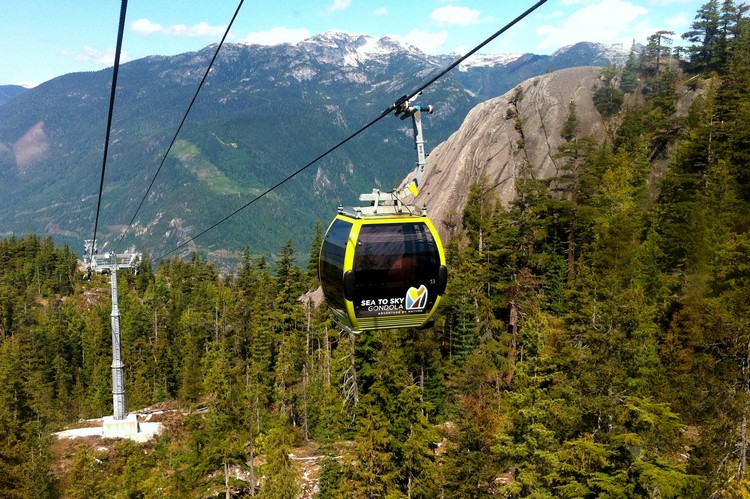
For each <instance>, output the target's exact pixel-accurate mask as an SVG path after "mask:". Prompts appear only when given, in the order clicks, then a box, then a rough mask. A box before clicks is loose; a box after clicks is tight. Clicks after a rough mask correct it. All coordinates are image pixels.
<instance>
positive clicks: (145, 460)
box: [0, 2, 750, 497]
mask: <svg viewBox="0 0 750 499" xmlns="http://www.w3.org/2000/svg"><path fill="white" fill-rule="evenodd" d="M714 7H718V4H716V5H714V6H712V5H711V4H710V3H709V4H708V5H707V10H706V11H705V12H703V13H701V14H700V15H701V16H704V17H707V16H709V14H710V11H711V10H712V9H713V8H714ZM732 8H733V4H732V3H731V2H725V3H724V4H723V5H722V6H721V8H720V9H719V12H720V13H721V12H723V13H724V14H725V21H723V24H722V26H724V25H726V26H727V27H728V29H729V31H727V36H726V37H725V38H724V40H725V41H726V54H725V57H724V59H723V62H722V63H721V64H717V65H715V66H713V69H712V70H713V71H716V72H717V73H716V74H717V75H718V77H717V78H712V79H711V80H706V81H705V82H702V83H701V88H702V95H701V96H700V98H696V99H695V100H694V101H693V103H692V106H691V109H690V111H689V113H688V115H687V116H686V117H679V116H677V110H678V109H680V107H679V106H678V105H677V104H678V103H680V101H679V100H678V97H677V96H678V94H680V91H679V89H680V88H682V85H684V84H685V81H684V78H685V77H683V76H682V74H681V73H680V71H678V70H677V69H676V68H671V69H670V68H669V67H668V65H666V64H665V63H664V60H663V59H662V57H666V56H667V52H666V51H664V50H663V48H664V47H661V48H660V46H662V45H664V43H663V40H661V39H660V38H658V37H657V38H656V39H653V40H652V41H653V42H654V43H653V46H652V47H651V49H650V50H652V51H651V52H650V56H649V57H651V59H644V60H643V61H642V62H644V64H645V63H649V64H652V65H651V66H649V67H644V68H643V69H644V72H642V73H640V74H639V78H640V81H641V82H642V86H641V87H640V88H642V90H643V93H642V96H643V97H644V99H643V100H642V102H640V103H638V104H637V105H634V106H633V107H632V108H629V109H624V110H617V111H614V112H619V113H620V116H618V119H617V120H612V122H611V123H610V126H611V127H612V128H611V129H612V135H611V137H612V142H611V143H609V142H604V143H597V142H596V141H594V140H593V139H591V138H589V137H582V136H580V135H581V133H580V130H581V129H582V128H584V127H582V126H580V125H582V124H580V123H578V117H577V116H576V110H575V106H573V105H571V106H570V107H569V109H568V120H567V121H566V123H565V125H564V127H563V129H562V130H561V131H560V134H561V136H562V138H563V140H564V142H563V144H561V146H560V148H559V151H557V154H555V157H554V160H555V164H556V165H557V174H556V176H555V177H554V178H535V177H534V176H532V175H531V174H530V172H531V171H532V170H533V168H532V166H533V165H528V166H529V168H528V169H527V170H522V171H519V172H518V179H517V182H516V185H515V189H516V197H515V198H514V199H513V200H511V201H510V202H507V203H502V202H501V201H500V199H499V198H498V197H497V194H496V193H495V191H494V189H493V186H491V185H490V182H489V181H488V180H487V179H486V178H480V179H478V181H477V182H476V183H475V185H473V186H472V188H471V190H470V192H469V194H468V199H467V203H466V207H465V209H464V211H463V212H462V213H461V214H460V216H459V217H456V220H459V221H458V222H457V223H456V224H455V227H453V228H452V230H453V235H452V237H451V239H450V241H449V242H448V248H447V257H448V262H449V266H450V275H451V277H450V280H449V283H448V289H447V292H446V295H445V296H444V297H443V302H442V304H443V305H442V308H441V311H440V312H439V314H438V317H437V321H436V325H435V327H434V328H433V329H429V330H418V331H414V330H407V331H403V330H397V331H378V332H369V333H366V334H362V335H359V336H357V337H356V338H355V339H354V340H351V336H350V335H348V334H343V335H341V334H339V331H338V330H337V329H336V327H335V326H334V325H333V324H332V323H331V322H330V320H329V317H328V314H327V313H326V312H325V310H324V309H323V310H316V309H315V308H314V307H312V306H311V304H310V303H309V302H306V303H303V302H302V301H300V299H299V298H300V296H302V295H303V293H305V292H306V291H308V290H309V288H310V287H311V286H314V284H315V268H316V266H317V264H316V258H317V257H318V248H319V245H320V239H321V237H322V226H320V224H318V227H317V229H316V234H317V235H316V237H315V238H314V240H313V241H312V244H311V245H310V255H309V257H308V259H307V262H306V265H307V268H306V269H301V268H299V267H298V265H297V261H298V259H297V257H296V255H295V251H294V246H293V244H292V243H291V242H288V243H287V244H286V245H284V246H283V247H282V248H280V249H279V250H278V252H277V255H276V256H275V257H274V258H273V259H272V260H268V261H267V259H266V257H262V256H261V257H258V256H254V253H252V252H251V249H250V248H246V250H245V251H244V253H243V255H242V258H241V263H240V266H239V269H238V271H237V273H236V275H230V276H223V275H221V274H220V272H219V270H218V269H217V267H216V266H215V265H214V264H213V263H211V262H209V261H207V260H206V259H204V258H202V257H201V256H200V255H199V254H197V253H196V254H193V255H192V256H191V258H190V259H189V260H187V261H181V260H178V259H173V260H170V261H162V262H161V263H160V265H159V267H158V269H156V270H154V269H152V268H151V267H150V265H146V266H145V268H144V271H143V272H142V273H141V274H139V275H137V276H133V275H130V274H129V273H127V272H123V273H121V275H122V277H121V284H120V308H121V314H122V321H121V332H122V337H123V356H124V360H125V363H126V365H127V369H126V392H127V394H128V399H127V401H128V409H129V410H131V411H135V410H138V409H140V408H142V407H145V406H148V405H151V404H155V403H159V402H167V401H171V402H172V403H174V404H176V405H177V406H179V412H178V414H179V416H176V417H175V418H174V420H172V421H168V422H167V427H166V429H165V431H164V432H163V433H162V435H161V436H159V437H158V438H157V439H156V440H155V441H153V442H151V443H148V444H145V445H141V444H136V443H133V442H129V441H127V442H126V441H123V442H117V443H112V444H111V445H110V444H108V445H109V450H108V451H107V452H102V451H99V450H94V448H93V447H91V446H89V445H88V444H81V445H76V446H74V447H73V448H72V449H70V450H69V451H67V453H66V454H65V455H64V456H54V457H53V455H52V445H51V443H52V442H51V437H50V435H51V432H52V431H53V430H55V429H57V428H59V427H61V426H63V425H65V424H68V423H70V422H74V421H77V420H78V419H79V418H87V417H99V416H102V415H104V414H109V413H110V412H111V400H112V399H111V381H110V374H111V373H110V364H111V344H110V342H111V339H110V338H111V336H110V307H111V305H110V303H109V296H108V293H109V282H108V279H107V277H105V276H94V279H93V280H92V281H91V282H90V283H82V282H81V281H80V280H79V278H78V276H77V275H76V269H75V258H74V256H73V255H72V254H71V253H70V251H69V250H68V249H67V248H56V247H55V246H54V245H53V244H52V242H51V241H50V240H44V239H40V238H38V237H36V236H27V237H25V238H22V239H19V238H10V239H7V240H4V241H0V496H2V497H60V496H62V497H103V496H104V497H154V496H170V497H216V496H226V495H229V496H236V497H242V496H255V495H259V496H265V497H296V496H297V495H298V494H299V493H300V486H299V484H300V482H299V480H300V474H301V470H300V469H299V467H298V465H297V463H298V462H299V461H297V460H295V459H292V458H290V453H292V452H295V453H296V450H293V449H294V448H295V447H296V446H300V445H304V448H305V449H306V450H311V449H316V448H317V447H316V444H323V445H324V447H323V450H321V451H320V454H322V455H325V456H328V457H327V458H326V459H323V460H322V461H321V463H322V471H321V478H320V482H319V491H320V497H374V496H379V497H402V496H406V497H490V496H500V497H657V496H658V497H711V496H714V497H743V496H746V495H748V474H747V461H748V456H747V449H748V445H749V444H750V441H749V438H748V431H747V426H748V418H749V417H750V411H749V410H748V407H750V404H748V400H750V374H749V373H750V369H748V358H750V351H749V350H748V345H750V323H748V320H747V318H748V317H750V302H748V298H747V296H748V293H747V290H748V289H750V257H748V255H750V217H749V216H748V213H750V206H748V203H750V194H749V193H750V189H749V188H748V185H750V182H748V177H749V176H750V174H749V173H748V168H747V163H748V162H747V159H748V152H747V151H748V150H750V145H749V144H748V142H747V137H748V128H747V127H748V123H750V116H749V115H748V110H750V105H749V104H748V103H749V101H748V99H750V94H749V93H748V92H747V88H748V85H749V84H750V82H748V75H749V74H750V71H749V70H748V69H749V68H750V66H749V64H750V56H748V54H750V51H748V50H745V49H747V47H748V40H749V39H750V38H748V25H747V20H746V19H745V18H744V17H743V15H744V11H743V10H742V9H741V8H739V7H736V6H735V8H734V10H733V9H732ZM732 12H734V13H735V14H732V15H734V16H737V17H736V18H733V19H735V20H734V21H731V22H730V21H729V19H730V17H731V16H730V15H729V14H731V13H732ZM665 35H668V33H661V35H660V36H665ZM730 35H731V36H730ZM670 36H671V35H670ZM696 36H697V35H696ZM719 39H720V40H721V36H720V37H719ZM717 43H718V42H717ZM721 47H722V45H721V44H718V45H716V46H715V47H714V48H712V49H711V50H714V51H717V50H718V51H719V52H720V51H721V50H723V49H721ZM644 57H645V56H644ZM654 57H655V58H658V59H659V62H656V59H655V58H654ZM692 57H694V58H695V61H693V62H695V63H697V62H698V61H699V60H700V51H694V52H692V53H691V61H692ZM649 61H650V62H649ZM709 62H710V61H709ZM629 64H630V65H631V67H630V68H628V67H626V68H624V69H623V76H622V78H621V79H620V82H621V86H623V84H624V83H626V79H625V74H626V73H627V71H634V70H635V68H636V63H635V61H630V62H629ZM696 68H697V66H693V68H692V69H696ZM631 76H632V75H631ZM629 77H630V76H629ZM606 78H607V80H608V82H610V83H611V84H614V82H616V81H617V78H616V75H615V74H614V73H613V72H612V70H611V69H610V70H609V71H608V73H607V76H606ZM633 81H635V80H633ZM625 86H626V87H627V85H625ZM602 88H603V89H609V90H607V92H609V91H610V90H613V87H612V86H611V85H609V86H605V87H602ZM621 90H624V88H621ZM618 91H619V90H618ZM608 95H609V94H608ZM611 95H614V93H613V94H611ZM611 95H609V97H611ZM604 97H605V98H604V99H603V102H605V103H607V99H609V97H608V96H604ZM515 98H516V100H519V99H521V98H522V95H521V94H520V91H519V92H518V94H517V95H516V96H515ZM612 109H614V107H613V108H612ZM508 117H515V115H508ZM222 140H224V139H222ZM191 144H192V143H191V142H190V141H187V142H186V143H184V144H181V145H180V148H181V151H182V152H183V153H185V154H184V156H185V157H184V158H183V159H184V161H187V162H191V163H190V165H191V166H190V168H197V169H202V170H201V171H204V172H205V173H206V174H207V175H208V174H211V175H214V173H216V175H214V180H213V181H212V182H213V184H212V185H213V187H214V188H218V187H220V186H221V177H220V176H219V174H218V173H217V172H213V170H211V166H212V165H217V164H220V163H221V162H220V161H213V160H212V161H210V162H208V163H205V162H203V160H201V159H198V158H193V159H190V158H188V156H190V155H191V154H193V153H195V154H198V150H199V149H200V152H201V154H204V155H208V153H209V152H210V153H211V154H219V151H216V150H212V149H211V148H208V150H204V149H201V148H199V149H195V148H194V147H193V146H192V145H191ZM219 155H220V154H219ZM233 167H238V168H239V166H238V165H234V166H233ZM212 172H213V173H212ZM247 182H248V184H250V183H252V182H253V180H252V179H250V178H249V177H248V178H247ZM237 188H238V189H239V188H243V187H242V186H237ZM268 262H272V263H271V264H269V263H268ZM350 341H353V342H350ZM355 388H356V392H355V391H354V389H355ZM355 394H356V397H355V396H354V395H355ZM331 456H336V457H335V458H334V457H331ZM318 457H321V456H314V457H313V458H318ZM55 459H62V460H65V463H66V467H65V468H60V467H58V465H59V462H55ZM53 463H54V464H53ZM53 469H54V470H56V472H55V474H54V475H53V473H52V470H53Z"/></svg>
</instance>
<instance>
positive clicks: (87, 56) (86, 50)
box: [64, 46, 129, 67]
mask: <svg viewBox="0 0 750 499" xmlns="http://www.w3.org/2000/svg"><path fill="white" fill-rule="evenodd" d="M64 55H72V56H73V59H75V60H76V61H79V62H86V63H91V64H94V65H96V66H104V67H109V66H114V64H115V49H105V50H99V49H94V48H91V47H86V46H84V47H82V52H80V53H78V54H74V55H73V54H70V53H66V54H64ZM128 60H129V58H128V54H127V52H124V51H123V52H120V64H123V63H125V62H127V61H128Z"/></svg>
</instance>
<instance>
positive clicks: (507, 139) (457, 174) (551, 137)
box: [415, 67, 606, 239]
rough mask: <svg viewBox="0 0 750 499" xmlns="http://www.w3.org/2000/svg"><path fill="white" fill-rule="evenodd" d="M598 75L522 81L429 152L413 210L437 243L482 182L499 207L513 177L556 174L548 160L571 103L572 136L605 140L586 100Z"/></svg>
mask: <svg viewBox="0 0 750 499" xmlns="http://www.w3.org/2000/svg"><path fill="white" fill-rule="evenodd" d="M601 73H602V68H600V67H577V68H571V69H564V70H560V71H556V72H554V73H549V74H546V75H543V76H539V77H536V78H533V79H530V80H527V81H525V82H524V83H522V84H520V85H518V86H517V87H516V88H515V89H513V90H510V91H509V92H507V93H506V94H504V95H502V96H500V97H496V98H494V99H490V100H488V101H485V102H483V103H481V104H479V105H477V106H476V107H474V108H473V109H472V110H471V111H470V112H469V114H468V115H467V117H466V119H465V120H464V122H463V124H462V125H461V127H460V128H459V129H458V131H456V132H455V133H454V134H453V135H451V136H450V137H449V138H448V140H446V141H445V142H443V143H441V144H440V145H438V146H437V147H435V149H434V150H433V151H432V152H431V153H430V156H429V158H428V161H427V169H426V173H425V179H424V181H423V184H422V187H421V189H420V194H419V196H418V198H417V199H416V201H415V202H416V204H417V205H419V206H421V205H423V204H425V205H427V207H428V208H429V213H430V218H431V219H432V220H433V222H434V223H435V225H436V226H437V227H438V228H439V230H440V233H441V236H442V237H443V239H446V236H447V227H448V226H450V225H452V224H453V223H455V222H460V217H461V213H462V212H463V209H464V207H465V205H466V199H467V196H468V194H469V189H470V188H471V185H472V184H473V183H474V182H475V181H476V180H477V179H478V178H479V177H481V176H482V175H484V176H486V177H487V179H488V180H489V182H490V184H491V185H494V186H495V189H496V191H497V192H498V193H499V195H500V197H501V199H502V201H503V203H505V204H507V203H509V202H510V201H511V200H512V199H513V197H514V196H515V183H516V180H517V179H518V178H519V175H520V174H521V172H523V171H530V172H531V174H532V175H533V176H534V177H536V178H549V177H552V176H555V175H556V174H557V168H558V163H559V162H560V160H559V159H556V158H555V154H556V153H557V151H558V148H559V146H560V144H561V143H562V142H563V139H562V137H561V136H560V133H561V131H562V128H563V125H564V123H565V121H566V120H567V118H568V107H569V103H570V102H571V101H572V102H574V103H575V105H576V114H577V116H578V119H579V121H580V129H579V136H581V137H584V136H591V137H593V138H595V139H603V138H604V137H605V134H606V130H605V126H604V122H603V120H602V117H601V115H600V114H599V113H598V112H597V111H596V109H595V108H594V104H593V99H592V97H593V93H594V91H596V89H597V88H599V87H600V86H602V85H603V84H604V83H603V82H602V81H601V79H600V75H601ZM427 119H429V118H427ZM519 124H520V125H519Z"/></svg>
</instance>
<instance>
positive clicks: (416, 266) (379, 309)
mask: <svg viewBox="0 0 750 499" xmlns="http://www.w3.org/2000/svg"><path fill="white" fill-rule="evenodd" d="M439 269H440V254H439V251H438V248H437V244H436V242H435V239H434V237H433V236H432V233H431V232H430V229H429V228H428V227H427V225H426V224H425V223H423V222H418V221H414V222H408V223H394V224H377V225H363V226H362V229H361V230H360V233H359V238H358V240H357V246H356V248H355V251H354V266H353V270H354V271H355V275H356V279H355V282H356V299H355V300H354V307H355V313H356V315H357V316H358V317H367V316H373V315H398V314H404V313H424V312H425V311H426V310H429V309H430V308H431V307H432V305H433V304H434V303H435V298H436V297H437V293H436V290H437V281H438V272H439ZM423 286H424V288H423V289H425V290H426V293H427V296H426V299H425V300H423V301H421V302H419V303H420V306H418V307H408V306H407V303H408V302H409V301H411V302H414V300H413V298H412V299H410V298H407V296H408V295H409V292H410V291H409V290H410V288H413V291H411V293H412V296H413V295H414V293H417V292H418V291H419V290H420V289H422V287H423Z"/></svg>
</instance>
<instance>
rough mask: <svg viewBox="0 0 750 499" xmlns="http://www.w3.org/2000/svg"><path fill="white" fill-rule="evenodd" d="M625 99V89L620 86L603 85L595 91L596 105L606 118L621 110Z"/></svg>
mask: <svg viewBox="0 0 750 499" xmlns="http://www.w3.org/2000/svg"><path fill="white" fill-rule="evenodd" d="M623 100H624V95H623V91H622V90H620V89H619V88H615V87H610V86H603V87H599V88H597V89H596V91H595V92H594V107H595V108H596V110H597V111H599V114H601V115H602V116H604V117H605V118H608V117H610V116H612V115H615V114H617V113H618V112H620V109H621V108H622V103H623Z"/></svg>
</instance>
